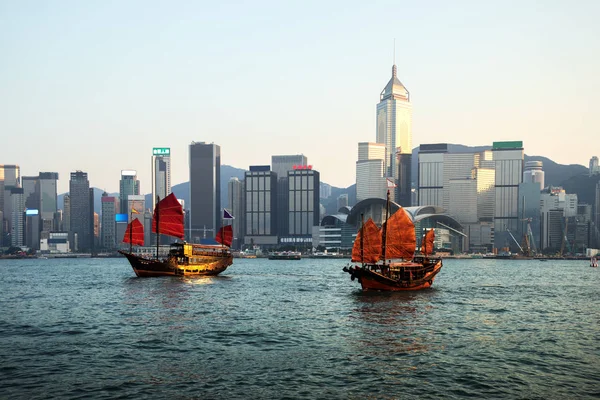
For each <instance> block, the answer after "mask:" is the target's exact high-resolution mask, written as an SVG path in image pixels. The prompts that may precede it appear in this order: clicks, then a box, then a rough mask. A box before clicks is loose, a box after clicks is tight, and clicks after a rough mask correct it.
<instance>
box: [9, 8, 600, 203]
mask: <svg viewBox="0 0 600 400" xmlns="http://www.w3.org/2000/svg"><path fill="white" fill-rule="evenodd" d="M599 15H600V1H583V0H578V1H575V2H567V1H542V2H540V1H530V2H528V1H514V2H508V1H496V2H492V1H471V2H457V1H452V2H451V1H440V2H434V1H419V2H416V1H399V0H392V1H357V2H352V1H347V0H346V1H340V2H333V1H323V0H321V1H306V0H303V1H298V2H293V3H292V2H287V1H272V2H258V1H255V2H249V1H246V2H243V1H240V2H229V1H218V2H210V3H208V2H201V1H189V2H183V1H163V2H152V1H147V0H145V1H106V0H103V1H87V0H86V1H79V0H77V1H22V0H19V1H17V0H11V1H5V0H0V164H19V165H20V166H21V173H22V175H37V174H38V172H39V171H56V172H58V173H59V175H60V180H59V187H58V190H59V193H62V192H65V191H67V190H68V181H69V173H70V172H72V171H75V170H82V171H85V172H87V173H88V176H89V179H90V183H91V185H92V186H95V187H99V188H103V189H106V190H107V191H109V192H115V191H118V182H119V178H120V171H121V170H122V169H135V170H137V171H138V176H139V178H140V180H141V186H142V192H143V193H147V192H150V190H151V185H150V167H151V153H152V147H163V146H164V147H171V152H172V168H173V172H172V174H173V175H172V182H173V184H177V183H181V182H184V181H187V180H188V176H189V170H188V145H189V143H191V142H192V141H196V142H201V141H205V142H214V143H216V144H219V145H220V146H221V154H222V164H228V165H232V166H235V167H238V168H245V169H247V168H248V166H249V165H257V164H270V161H271V155H274V154H299V153H302V154H304V155H306V156H307V157H308V161H309V164H312V165H313V166H314V168H315V169H317V170H319V171H320V172H321V180H322V181H324V182H327V183H330V184H332V185H334V186H339V187H346V186H349V185H351V184H352V183H354V181H355V162H356V158H357V143H358V142H363V141H375V107H376V104H377V102H378V101H379V93H380V92H381V91H382V89H383V87H384V86H385V84H386V83H387V81H388V80H389V78H390V76H391V68H392V63H393V41H394V38H396V64H397V65H398V76H399V78H400V80H401V81H402V83H404V85H405V86H406V87H407V88H408V90H409V91H410V93H411V101H412V105H413V147H416V146H418V145H419V144H421V143H437V142H448V143H462V144H467V145H491V143H492V142H493V141H499V140H523V142H524V147H525V152H526V153H527V154H529V155H543V156H547V157H549V158H551V159H553V160H554V161H556V162H559V163H563V164H583V165H587V164H588V161H589V159H590V157H591V156H593V155H600V149H599V148H598V143H599V141H598V137H599V133H600V113H599V112H598V108H599V106H600V101H599V100H598V94H599V93H600V39H599V38H600V23H599V22H598V16H599Z"/></svg>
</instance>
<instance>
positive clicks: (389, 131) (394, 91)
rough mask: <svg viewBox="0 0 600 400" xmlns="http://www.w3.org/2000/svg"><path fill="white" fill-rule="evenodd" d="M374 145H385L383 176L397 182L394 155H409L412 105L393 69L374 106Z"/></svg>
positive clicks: (410, 152) (395, 157)
mask: <svg viewBox="0 0 600 400" xmlns="http://www.w3.org/2000/svg"><path fill="white" fill-rule="evenodd" d="M377 143H382V144H384V145H385V150H386V152H385V162H384V174H385V176H387V177H394V181H395V180H397V179H398V166H397V165H396V163H397V158H398V157H397V154H412V105H411V104H410V93H409V92H408V90H407V89H406V88H405V87H404V85H403V84H402V82H400V80H399V79H398V77H397V68H396V65H394V66H393V67H392V78H391V79H390V80H389V82H388V83H387V85H386V86H385V88H384V89H383V91H382V92H381V94H380V101H379V104H377Z"/></svg>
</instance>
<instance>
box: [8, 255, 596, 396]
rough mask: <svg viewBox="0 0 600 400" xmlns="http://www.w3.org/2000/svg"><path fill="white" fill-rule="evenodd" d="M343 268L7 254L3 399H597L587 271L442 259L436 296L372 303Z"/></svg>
mask: <svg viewBox="0 0 600 400" xmlns="http://www.w3.org/2000/svg"><path fill="white" fill-rule="evenodd" d="M346 263H347V261H345V260H311V259H304V260H301V261H269V260H265V259H256V260H250V259H236V260H235V263H234V265H232V266H231V267H230V268H229V269H228V270H227V271H226V272H225V273H224V274H222V275H221V276H219V277H215V278H201V279H184V278H146V279H143V278H136V277H135V276H134V274H133V271H132V270H131V268H130V267H129V264H128V263H127V261H126V260H125V259H106V260H100V259H80V260H64V259H56V260H29V261H26V260H0V310H1V311H0V397H1V398H11V399H12V398H136V399H137V398H172V399H185V398H199V399H210V398H228V399H229V398H251V399H256V398H311V399H312V398H326V399H331V398H344V399H346V398H349V399H354V398H356V399H363V398H383V399H386V398H403V399H405V398H465V397H474V398H528V399H529V398H563V399H564V398H594V397H596V398H597V397H599V396H600V312H599V307H600V269H593V268H590V267H589V264H588V262H586V261H561V262H554V261H548V262H539V261H500V260H466V261H462V260H446V261H445V265H444V268H443V269H442V272H441V273H440V275H438V278H437V279H436V281H435V283H434V286H433V288H432V289H429V290H425V291H420V292H413V293H368V294H366V293H362V292H360V290H359V288H358V284H357V283H356V281H355V282H351V281H350V279H349V275H348V274H345V273H343V272H342V271H341V269H342V267H343V266H344V265H345V264H346Z"/></svg>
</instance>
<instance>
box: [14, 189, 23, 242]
mask: <svg viewBox="0 0 600 400" xmlns="http://www.w3.org/2000/svg"><path fill="white" fill-rule="evenodd" d="M10 203H11V231H10V241H11V242H10V244H11V246H23V245H24V244H25V242H24V239H25V223H24V222H25V221H24V217H25V197H24V196H23V188H20V187H11V188H10Z"/></svg>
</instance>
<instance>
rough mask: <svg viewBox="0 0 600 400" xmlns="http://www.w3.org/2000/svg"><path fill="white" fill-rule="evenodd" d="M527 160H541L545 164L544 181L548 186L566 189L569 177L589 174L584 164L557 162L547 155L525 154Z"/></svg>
mask: <svg viewBox="0 0 600 400" xmlns="http://www.w3.org/2000/svg"><path fill="white" fill-rule="evenodd" d="M527 161H541V162H542V163H543V164H544V166H543V168H542V169H543V170H544V183H545V185H546V186H562V187H563V188H564V189H565V190H566V189H567V188H566V187H564V185H563V183H564V182H566V181H568V180H569V179H571V178H573V177H576V176H582V175H585V176H587V175H588V171H589V170H588V168H586V167H584V166H583V165H577V164H570V165H564V164H557V163H555V162H554V161H552V160H551V159H549V158H546V157H542V156H528V155H527V154H525V162H527ZM567 193H569V191H568V190H567ZM571 193H575V192H571Z"/></svg>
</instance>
